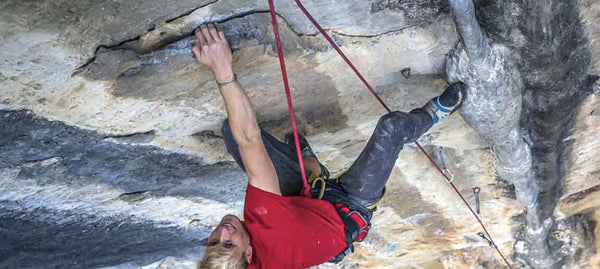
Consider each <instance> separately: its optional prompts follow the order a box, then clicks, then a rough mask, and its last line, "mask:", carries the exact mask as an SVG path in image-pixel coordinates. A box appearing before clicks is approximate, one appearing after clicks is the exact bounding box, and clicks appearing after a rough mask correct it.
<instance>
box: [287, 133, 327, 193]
mask: <svg viewBox="0 0 600 269" xmlns="http://www.w3.org/2000/svg"><path fill="white" fill-rule="evenodd" d="M298 139H299V140H300V149H301V150H300V151H301V152H302V157H313V158H315V159H316V160H317V162H318V163H319V166H320V167H321V174H320V175H318V176H321V177H322V178H323V179H329V176H330V174H329V170H327V168H326V167H325V166H324V165H323V164H322V163H321V162H319V158H317V154H315V152H314V151H313V150H312V149H311V148H310V145H309V144H308V141H307V140H306V138H304V136H302V135H300V134H298ZM285 144H286V145H288V146H289V147H290V149H291V150H292V152H296V143H295V142H294V133H292V132H289V133H287V134H286V135H285ZM309 183H310V182H309Z"/></svg>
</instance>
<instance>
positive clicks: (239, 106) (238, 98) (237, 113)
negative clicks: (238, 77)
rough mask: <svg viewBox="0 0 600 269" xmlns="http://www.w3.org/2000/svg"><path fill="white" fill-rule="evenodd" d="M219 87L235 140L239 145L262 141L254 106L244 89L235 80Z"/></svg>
mask: <svg viewBox="0 0 600 269" xmlns="http://www.w3.org/2000/svg"><path fill="white" fill-rule="evenodd" d="M219 89H220V91H221V95H222V96H223V101H224V102H225V110H226V111H227V116H228V117H229V125H230V126H231V132H232V133H233V137H234V138H235V141H236V142H237V143H238V144H239V145H240V147H243V146H245V145H247V144H252V143H259V142H260V143H262V138H261V135H260V128H259V127H258V122H257V120H256V113H255V111H254V106H253V105H252V102H251V101H250V99H249V98H248V95H246V92H245V91H244V89H242V87H241V86H240V84H239V83H238V82H237V81H235V82H233V83H231V84H229V85H227V86H221V87H220V88H219Z"/></svg>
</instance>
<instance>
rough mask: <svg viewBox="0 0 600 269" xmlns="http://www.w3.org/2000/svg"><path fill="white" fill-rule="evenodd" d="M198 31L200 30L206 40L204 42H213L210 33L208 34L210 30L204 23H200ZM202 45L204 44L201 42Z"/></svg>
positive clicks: (208, 43)
mask: <svg viewBox="0 0 600 269" xmlns="http://www.w3.org/2000/svg"><path fill="white" fill-rule="evenodd" d="M200 31H201V32H202V35H203V36H204V39H205V40H206V44H207V45H210V44H212V43H213V42H215V41H214V40H213V38H212V35H211V34H210V31H209V30H208V27H207V26H206V25H202V26H200ZM202 45H204V44H202Z"/></svg>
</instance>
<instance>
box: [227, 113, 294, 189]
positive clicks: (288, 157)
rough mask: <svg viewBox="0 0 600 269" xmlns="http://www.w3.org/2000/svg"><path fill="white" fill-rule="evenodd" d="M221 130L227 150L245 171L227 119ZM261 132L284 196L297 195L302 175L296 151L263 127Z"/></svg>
mask: <svg viewBox="0 0 600 269" xmlns="http://www.w3.org/2000/svg"><path fill="white" fill-rule="evenodd" d="M221 132H222V134H223V140H224V141H225V145H226V146H227V151H229V153H230V154H231V156H232V157H233V159H234V160H235V161H236V162H237V164H238V165H239V166H240V168H242V170H244V171H245V168H244V163H243V162H242V157H241V155H240V151H239V148H238V144H237V143H236V142H235V139H234V138H233V134H232V133H231V128H230V127H229V122H228V121H227V120H225V122H223V127H222V128H221ZM261 132H262V139H263V143H264V144H265V148H266V149H267V153H268V154H269V157H270V158H271V161H272V162H273V166H275V171H277V177H278V178H279V188H280V189H281V194H282V195H284V196H293V195H297V194H298V193H300V190H301V189H302V175H301V174H300V167H299V165H298V161H297V157H296V153H295V152H293V151H291V150H290V148H289V146H288V145H285V144H283V143H282V142H280V141H279V140H277V138H275V137H273V136H272V135H270V134H269V133H267V132H265V131H264V130H262V129H261Z"/></svg>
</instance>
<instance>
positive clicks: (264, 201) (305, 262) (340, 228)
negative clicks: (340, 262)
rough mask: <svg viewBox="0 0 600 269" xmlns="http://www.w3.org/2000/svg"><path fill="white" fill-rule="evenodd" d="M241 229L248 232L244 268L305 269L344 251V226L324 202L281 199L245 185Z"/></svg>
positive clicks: (304, 199)
mask: <svg viewBox="0 0 600 269" xmlns="http://www.w3.org/2000/svg"><path fill="white" fill-rule="evenodd" d="M244 226H246V229H247V230H248V232H250V238H251V244H252V250H253V251H252V253H253V255H252V263H250V265H249V266H248V268H262V269H266V268H274V269H295V268H307V267H310V266H314V265H318V264H322V263H325V262H328V261H330V260H331V259H333V258H334V257H335V256H337V255H338V254H340V253H341V252H342V251H344V250H345V249H346V248H347V246H348V245H347V243H346V235H345V234H344V223H343V222H342V219H341V218H340V216H339V215H338V214H337V212H336V210H335V208H334V207H333V205H332V204H331V203H329V202H327V201H323V200H317V199H309V198H306V197H301V196H292V197H283V196H279V195H276V194H273V193H270V192H266V191H263V190H260V189H258V188H256V187H253V186H252V185H250V184H248V188H247V189H246V202H245V205H244Z"/></svg>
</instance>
